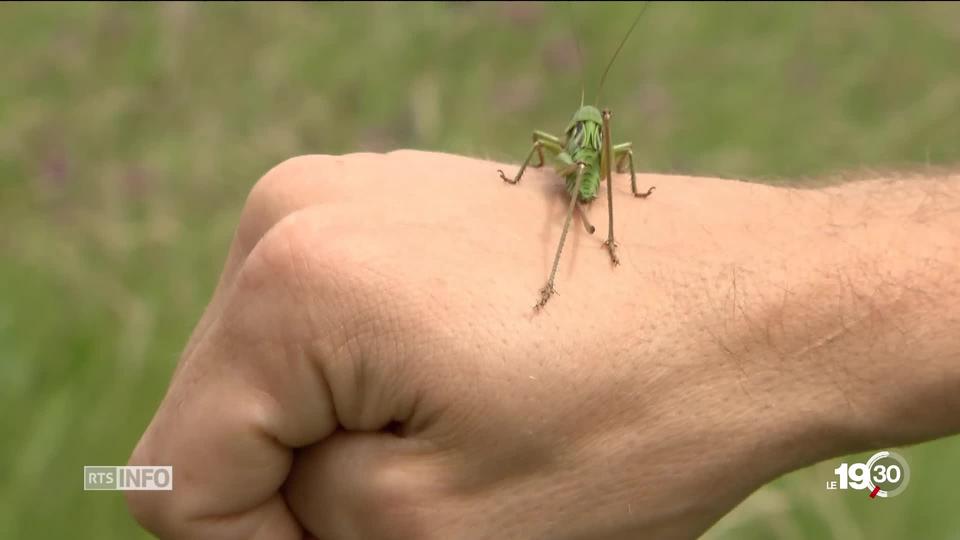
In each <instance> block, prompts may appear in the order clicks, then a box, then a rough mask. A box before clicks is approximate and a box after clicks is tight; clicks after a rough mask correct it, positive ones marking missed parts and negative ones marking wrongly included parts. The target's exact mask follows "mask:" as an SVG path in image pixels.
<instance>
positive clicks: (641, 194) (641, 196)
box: [633, 186, 657, 199]
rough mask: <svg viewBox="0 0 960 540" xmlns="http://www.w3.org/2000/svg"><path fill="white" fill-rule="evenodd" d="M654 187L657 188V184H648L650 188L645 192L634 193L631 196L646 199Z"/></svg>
mask: <svg viewBox="0 0 960 540" xmlns="http://www.w3.org/2000/svg"><path fill="white" fill-rule="evenodd" d="M655 189H657V186H650V189H648V190H647V192H646V193H634V194H633V196H634V197H639V198H641V199H646V198H647V197H649V196H650V194H651V193H653V190H655Z"/></svg>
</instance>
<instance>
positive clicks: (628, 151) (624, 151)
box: [613, 142, 657, 199]
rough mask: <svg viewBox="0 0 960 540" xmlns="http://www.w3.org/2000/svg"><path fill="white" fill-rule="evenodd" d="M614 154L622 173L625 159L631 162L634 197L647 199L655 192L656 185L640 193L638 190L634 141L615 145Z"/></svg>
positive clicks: (619, 171) (631, 185)
mask: <svg viewBox="0 0 960 540" xmlns="http://www.w3.org/2000/svg"><path fill="white" fill-rule="evenodd" d="M613 155H614V157H615V158H616V160H617V172H618V173H622V172H624V171H623V162H624V160H626V161H628V162H629V163H630V191H632V192H633V196H634V197H640V198H641V199H646V198H647V197H649V196H650V194H651V193H653V190H654V189H657V187H656V186H650V187H649V188H648V189H647V191H646V192H645V193H639V192H638V191H637V173H636V171H635V170H634V168H633V143H629V142H626V143H622V144H618V145H616V146H614V147H613Z"/></svg>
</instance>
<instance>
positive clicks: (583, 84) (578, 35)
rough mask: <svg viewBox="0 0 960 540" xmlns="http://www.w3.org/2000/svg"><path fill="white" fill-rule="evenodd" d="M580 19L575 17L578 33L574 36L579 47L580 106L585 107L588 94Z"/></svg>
mask: <svg viewBox="0 0 960 540" xmlns="http://www.w3.org/2000/svg"><path fill="white" fill-rule="evenodd" d="M577 21H578V19H577V18H576V17H573V24H574V25H575V26H576V32H574V34H573V42H574V43H575V44H576V45H577V71H579V72H580V106H581V107H583V98H584V96H585V94H586V90H585V88H586V83H584V80H585V78H584V76H583V67H584V66H583V51H582V50H580V25H579V24H577Z"/></svg>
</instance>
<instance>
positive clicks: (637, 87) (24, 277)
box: [0, 2, 960, 540]
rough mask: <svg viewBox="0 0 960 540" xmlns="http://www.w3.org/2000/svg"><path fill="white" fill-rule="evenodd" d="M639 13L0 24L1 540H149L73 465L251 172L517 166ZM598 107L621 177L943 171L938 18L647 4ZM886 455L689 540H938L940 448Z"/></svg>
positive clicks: (737, 514)
mask: <svg viewBox="0 0 960 540" xmlns="http://www.w3.org/2000/svg"><path fill="white" fill-rule="evenodd" d="M638 8H639V5H638V4H630V3H608V4H604V3H600V4H572V3H548V4H528V3H476V2H470V3H462V2H457V3H453V2H447V3H419V4H399V3H356V4H353V3H330V4H324V3H286V4H269V5H267V4H255V3H142V4H141V3H76V4H73V3H70V4H68V3H5V4H2V5H0V411H2V413H0V434H2V444H0V538H10V539H21V538H29V539H33V538H40V539H54V538H57V539H59V538H77V539H86V538H91V539H93V538H96V539H131V538H133V539H136V538H149V536H148V535H146V533H144V532H142V531H140V530H139V528H138V527H137V526H136V524H135V522H134V521H133V520H132V518H131V517H130V516H129V515H128V514H127V511H126V507H125V505H124V502H123V497H122V495H121V494H120V493H117V492H85V491H83V489H82V483H81V471H82V467H83V466H84V465H121V464H124V463H125V462H126V459H127V457H128V455H129V452H130V451H131V449H132V448H133V446H134V444H135V443H136V441H137V439H138V438H139V436H140V434H141V432H142V430H143V428H144V427H145V426H146V424H147V423H148V421H149V419H150V417H151V416H152V413H153V411H154V409H155V407H156V406H157V404H158V403H159V400H160V399H161V397H162V396H163V393H164V391H165V389H166V385H167V382H168V379H169V376H170V374H171V372H172V370H173V367H174V365H175V363H176V361H177V360H178V356H179V354H180V351H181V348H182V347H183V346H184V344H185V342H186V340H187V337H188V335H189V333H190V331H191V330H192V328H193V325H194V324H195V323H196V321H197V320H198V319H199V317H200V314H201V312H202V310H203V308H204V307H205V305H206V302H207V301H208V300H209V298H210V295H211V293H212V290H213V287H214V284H215V283H216V280H217V277H218V275H219V272H220V269H221V266H222V264H223V261H224V258H225V256H226V252H227V248H228V246H229V242H230V240H231V237H232V234H233V230H234V227H235V226H236V223H237V219H238V217H239V214H240V210H241V208H242V206H243V204H244V201H245V197H246V195H247V193H248V192H249V190H250V188H251V187H252V186H253V184H254V183H255V182H256V181H257V179H258V178H259V177H260V176H261V175H263V174H264V173H265V172H266V171H267V170H269V169H270V168H271V167H273V166H274V165H276V164H277V163H279V162H281V161H283V160H284V159H287V158H289V157H292V156H295V155H299V154H308V153H322V154H346V153H353V152H385V151H390V150H393V149H398V148H415V149H420V150H431V151H440V152H450V153H457V154H464V155H469V156H475V157H480V158H487V159H493V160H499V161H504V162H509V163H519V162H520V161H521V160H522V159H523V158H524V157H525V155H526V152H527V150H528V149H529V142H530V133H531V131H532V130H533V129H543V130H547V131H550V132H554V133H556V132H559V131H561V130H562V129H563V126H564V125H565V124H566V122H567V121H568V120H569V118H570V115H571V114H572V113H573V111H574V110H575V108H576V107H577V105H578V104H579V99H580V90H581V85H582V84H585V86H586V92H587V99H588V100H591V99H593V98H594V97H595V93H596V88H597V83H598V81H599V78H600V74H601V72H602V70H603V67H604V65H605V63H606V60H607V59H608V58H609V56H610V54H611V53H612V52H613V50H614V49H615V48H616V46H617V44H618V43H619V41H620V38H621V37H622V35H623V32H625V31H626V29H627V27H628V26H629V23H630V21H631V20H632V17H633V15H634V14H635V13H636V10H637V9H638ZM578 42H579V49H581V50H582V54H578ZM582 81H583V82H582ZM603 95H604V98H605V103H606V104H607V105H608V106H609V107H610V108H611V109H612V110H613V111H614V122H615V123H614V126H613V133H614V136H615V138H616V139H617V140H618V141H624V140H631V141H633V143H634V149H635V150H634V151H635V156H636V158H637V166H638V168H639V169H641V170H643V171H657V172H663V173H682V174H693V175H711V176H719V177H727V178H739V179H744V180H749V181H756V182H769V183H780V184H786V183H790V184H796V185H814V184H815V183H817V182H820V181H821V180H822V179H824V178H834V179H836V178H843V177H844V176H845V175H852V176H861V175H863V174H871V173H873V172H875V171H882V170H891V169H900V170H903V169H906V170H911V171H921V172H922V171H925V170H930V171H933V170H937V169H938V168H943V167H952V166H956V165H957V164H958V163H960V144H958V143H960V4H950V3H924V4H921V3H838V4H833V3H830V4H827V3H766V4H764V3H757V4H752V3H663V4H654V5H653V6H652V7H651V8H650V9H649V10H648V11H647V12H646V14H645V15H644V18H643V19H642V20H641V22H640V24H639V26H638V27H637V31H636V32H635V34H634V35H633V36H632V38H631V39H630V41H629V42H628V43H627V45H626V46H625V48H624V50H623V51H622V53H621V55H620V57H619V58H618V60H617V62H616V64H615V65H614V67H613V69H612V71H611V73H610V75H609V77H608V81H607V84H606V87H605V89H604V92H603ZM490 181H491V182H500V180H499V178H498V177H497V175H496V172H495V171H491V176H490ZM464 196H468V195H467V194H465V195H464ZM889 375H890V376H891V377H896V376H897V374H895V373H891V374H889ZM895 397H896V396H882V395H878V396H876V398H877V399H878V400H879V399H885V398H895ZM897 450H898V451H900V453H901V454H902V455H904V456H905V457H906V458H907V460H908V461H909V463H910V465H911V469H912V478H911V481H910V486H909V488H908V489H907V490H906V491H905V492H904V493H903V494H902V495H900V496H898V497H896V498H894V499H890V500H872V499H870V498H869V497H868V496H867V494H866V493H865V492H859V491H847V492H838V491H828V490H826V488H825V485H826V482H828V481H830V480H835V479H836V477H835V476H834V475H833V469H834V468H836V467H837V466H838V465H839V463H840V462H841V461H848V462H853V461H861V462H862V461H865V460H866V458H868V457H869V456H870V455H871V454H872V453H864V454H858V455H856V456H848V457H847V458H837V459H834V460H829V461H827V462H824V463H821V464H818V465H816V466H812V467H810V468H807V469H804V470H800V471H796V472H795V473H792V474H789V475H787V476H784V477H782V478H780V479H778V480H777V481H775V482H773V483H771V484H770V485H768V486H765V487H764V488H763V489H761V490H759V491H757V492H756V493H755V494H754V495H753V496H751V497H750V498H748V499H747V500H746V501H744V502H743V504H741V505H740V506H739V507H738V508H737V509H736V510H734V511H733V512H732V513H730V514H729V515H727V516H726V517H725V518H724V519H723V520H721V521H720V522H719V523H717V525H716V526H715V527H714V528H713V529H712V530H711V531H710V532H709V533H708V534H707V536H706V537H707V538H710V539H714V540H719V539H724V540H725V539H766V538H780V539H814V538H817V539H820V538H843V539H845V540H856V539H864V540H866V539H878V538H884V539H885V538H923V539H948V538H952V539H957V538H960V537H958V536H957V534H958V533H957V531H960V512H957V511H956V500H957V499H958V498H957V495H956V493H957V485H956V484H957V481H958V480H960V460H958V455H960V438H949V439H943V440H939V441H934V442H930V443H927V444H923V445H917V446H913V447H909V448H902V449H897ZM651 489H657V487H656V486H651Z"/></svg>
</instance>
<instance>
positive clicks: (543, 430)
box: [128, 151, 956, 539]
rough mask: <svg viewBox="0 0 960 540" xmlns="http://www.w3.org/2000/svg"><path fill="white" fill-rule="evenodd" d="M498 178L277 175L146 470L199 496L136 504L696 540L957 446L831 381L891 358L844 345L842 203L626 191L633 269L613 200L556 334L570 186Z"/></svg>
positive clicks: (308, 163) (770, 195)
mask: <svg viewBox="0 0 960 540" xmlns="http://www.w3.org/2000/svg"><path fill="white" fill-rule="evenodd" d="M498 168H502V169H504V170H506V171H512V170H514V168H513V167H509V166H508V167H504V166H503V165H501V164H496V163H490V162H486V161H482V160H475V159H467V158H461V157H456V156H449V155H442V154H431V153H423V152H409V151H404V152H394V153H391V154H387V155H372V154H354V155H349V156H342V157H334V156H309V157H302V158H296V159H294V160H290V161H288V162H286V163H284V164H282V165H280V166H278V167H277V168H275V169H274V170H272V171H271V172H270V173H269V174H267V175H266V176H265V177H264V178H263V179H262V180H261V181H260V182H259V183H258V185H257V186H256V187H255V189H254V190H253V192H252V193H251V196H250V198H249V199H248V202H247V205H246V208H245V210H244V213H243V216H242V218H241V220H240V224H239V227H238V231H237V235H236V237H235V239H234V243H233V245H232V246H231V251H230V255H229V257H228V260H227V264H226V266H225V268H224V272H223V275H222V277H221V281H220V283H219V285H218V288H217V290H216V292H215V294H214V298H213V299H212V301H211V303H210V306H209V307H208V309H207V311H206V312H205V313H204V315H203V318H202V320H201V321H200V323H199V324H198V326H197V329H196V331H195V332H194V335H193V336H192V338H191V340H190V342H189V344H188V345H187V347H186V350H185V351H184V354H183V357H182V359H181V362H180V363H179V365H178V367H177V370H176V372H175V374H174V377H173V380H172V382H171V385H170V388H169V391H168V393H167V395H166V396H165V398H164V400H163V402H162V403H161V405H160V407H159V409H158V411H157V413H156V415H155V417H154V419H153V421H152V422H151V424H150V426H149V427H148V429H147V430H146V432H145V433H144V435H143V437H142V439H141V441H140V442H139V444H138V445H137V448H136V450H135V451H134V454H133V456H132V457H131V464H134V465H136V464H141V465H172V466H173V469H174V491H171V492H128V495H129V501H130V504H131V509H132V510H133V512H134V515H135V516H136V518H137V519H138V520H139V521H140V522H141V523H142V524H143V525H144V526H145V527H146V528H147V529H149V530H151V531H153V532H154V533H156V534H158V535H159V536H160V537H162V538H210V539H215V538H271V539H274V538H276V539H282V538H302V537H303V536H304V535H307V536H312V537H317V538H363V539H378V538H471V539H472V538H477V539H481V538H498V539H499V538H525V539H530V538H549V539H557V538H560V539H575V538H598V539H599V538H637V537H651V538H687V537H696V536H697V535H699V534H700V533H702V532H703V531H704V530H706V529H707V528H708V527H709V526H710V525H711V524H712V523H713V522H715V521H716V520H717V519H719V518H720V517H721V516H722V515H724V514H725V513H726V512H727V511H729V510H730V509H731V508H733V507H734V506H735V505H736V504H737V503H738V502H740V501H741V500H742V499H743V498H745V497H746V496H747V495H749V494H750V493H751V492H752V491H753V490H755V489H756V488H758V487H759V486H761V485H763V484H764V483H766V482H768V481H770V480H772V479H773V478H776V477H777V476H779V475H780V474H783V473H785V472H788V471H790V470H793V469H796V468H798V467H800V466H803V465H806V464H809V463H813V462H815V461H817V460H820V459H824V458H827V457H830V456H832V455H839V454H840V453H842V452H847V451H853V450H857V449H861V448H866V447H869V445H870V444H873V443H874V442H876V441H879V440H887V439H890V440H894V439H896V440H898V441H906V440H911V441H912V440H920V439H923V438H925V437H932V436H935V435H937V434H938V433H941V432H943V433H946V432H951V430H954V429H956V427H955V426H952V425H949V426H944V422H943V420H942V419H938V420H937V421H934V420H930V421H929V422H928V423H924V422H922V421H921V422H917V423H914V424H913V425H912V426H911V427H910V428H909V430H908V431H904V432H897V433H895V434H888V433H878V431H877V430H876V429H875V428H876V426H878V425H880V424H881V423H882V422H886V421H888V420H889V419H890V418H891V417H895V416H896V414H898V410H883V409H879V410H873V411H871V412H858V415H857V416H856V420H855V421H854V422H853V423H851V422H849V421H848V418H849V411H850V410H852V409H855V405H854V404H851V402H850V398H849V396H848V395H846V394H845V393H844V392H842V391H841V389H840V388H839V387H838V385H836V384H834V383H835V382H836V381H835V377H836V370H826V369H824V367H825V366H826V365H827V362H833V361H836V357H839V356H843V357H847V356H850V353H851V351H859V350H860V349H859V347H865V346H866V345H864V344H862V343H861V341H860V337H859V336H860V334H858V333H857V331H856V330H855V329H854V330H847V331H846V333H844V334H843V336H842V339H839V340H837V339H835V338H834V339H833V340H832V341H831V340H829V339H828V338H829V336H831V335H833V334H834V333H835V331H836V328H837V325H836V312H835V311H834V310H832V309H824V307H823V302H822V301H818V299H819V298H821V297H822V295H824V293H827V292H831V291H833V288H843V290H846V289H845V288H844V287H846V285H843V284H841V283H840V282H837V283H836V284H835V283H834V281H833V280H832V278H830V277H829V276H831V274H830V273H829V272H828V271H827V269H828V268H834V265H843V264H851V263H850V261H848V260H847V258H848V256H849V250H848V249H846V248H844V247H843V246H842V245H839V244H831V243H828V244H826V246H823V245H818V244H817V240H818V239H819V240H822V238H821V237H819V236H817V234H816V233H818V232H819V231H820V230H821V229H814V230H813V232H809V233H807V234H805V233H804V231H803V229H799V230H798V228H797V227H802V226H808V227H809V226H812V225H814V224H815V223H817V224H819V223H820V221H819V220H820V217H819V216H820V214H816V212H815V211H814V210H811V208H818V201H819V199H816V198H815V197H814V196H812V195H808V194H804V193H802V192H796V191H793V190H786V189H782V188H773V187H768V186H761V185H755V184H747V183H741V182H731V181H721V180H715V179H698V178H687V177H670V176H657V175H644V176H643V180H641V181H643V182H645V183H646V184H653V185H657V186H658V190H657V191H656V193H655V194H654V195H653V196H652V197H650V198H649V199H647V200H637V199H634V198H633V197H632V196H630V193H629V185H628V184H629V182H625V181H624V180H625V178H627V177H626V176H625V175H617V176H615V186H614V191H615V205H614V219H615V230H616V235H617V236H616V237H617V241H618V243H619V245H620V248H619V254H620V260H621V265H620V266H618V267H613V266H612V265H611V263H610V259H609V256H608V255H607V253H606V251H605V250H604V247H603V241H604V240H605V239H606V238H605V234H604V233H603V231H606V224H607V222H606V201H604V200H603V199H604V196H603V195H601V198H600V199H598V202H599V204H594V205H593V208H592V209H591V211H590V217H591V219H592V221H593V223H594V224H595V225H596V226H597V232H596V233H595V234H594V235H593V236H591V235H589V234H587V233H586V232H585V231H584V230H583V229H582V227H580V226H579V225H577V226H573V225H572V226H571V228H570V232H569V233H568V237H567V241H566V247H565V249H564V252H563V258H562V259H561V261H560V268H559V271H558V275H557V281H556V288H557V290H558V294H557V295H556V296H555V297H554V298H552V299H551V300H550V302H549V303H548V304H547V306H546V308H545V309H544V310H542V311H541V312H539V313H535V312H534V310H533V309H532V306H533V304H534V303H535V302H536V300H537V296H538V295H537V291H538V290H539V289H540V287H542V286H543V285H544V282H545V280H546V277H547V274H548V273H549V270H550V266H551V264H552V259H553V254H554V250H555V249H556V245H557V242H558V240H559V236H560V228H561V226H562V221H563V218H564V215H565V211H566V203H565V198H564V196H563V192H562V182H561V181H560V180H558V179H556V178H555V177H554V176H553V175H552V174H551V173H550V172H549V171H548V170H546V169H542V170H534V169H528V172H527V173H526V175H525V176H524V179H523V180H522V181H521V182H520V184H518V185H515V186H511V185H508V184H506V183H504V182H502V181H501V180H500V179H499V177H498V175H497V174H496V170H497V169H498ZM602 191H603V192H604V193H605V189H604V190H602ZM814 215H816V216H818V217H813V216H814ZM789 217H797V218H798V219H799V220H800V222H799V223H798V221H797V220H792V219H787V218H789ZM811 253H813V254H816V256H812V257H811ZM864 279H866V280H867V281H869V279H870V278H869V277H867V278H864ZM838 290H839V289H838ZM785 291H789V293H788V292H785ZM880 300H881V301H880V303H881V304H882V307H883V306H886V304H883V302H882V298H881V299H880ZM901 300H902V298H901ZM911 305H912V304H911ZM857 309H859V308H857ZM857 309H854V310H853V314H852V315H851V316H853V317H856V315H857V313H860V312H859V311H857ZM923 309H932V308H931V307H930V306H929V305H927V304H924V308H923ZM878 324H879V323H878ZM874 329H875V328H874ZM937 335H942V334H937ZM863 339H866V338H863ZM818 340H819V341H818ZM837 341H839V342H840V344H839V345H837V344H836V342H837ZM811 343H819V345H816V346H811ZM945 343H947V342H946V339H944V340H941V341H940V342H936V341H935V345H939V346H943V344H945ZM838 347H840V348H838ZM814 353H815V354H814ZM874 360H876V358H874ZM890 361H891V362H892V361H894V359H893V358H892V357H891V360H890ZM930 384H931V383H928V380H927V379H926V378H921V379H918V380H917V381H916V384H915V385H914V386H915V387H916V389H917V390H921V389H927V388H928V387H929V385H930ZM855 399H856V398H855ZM857 410H858V411H859V409H857Z"/></svg>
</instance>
